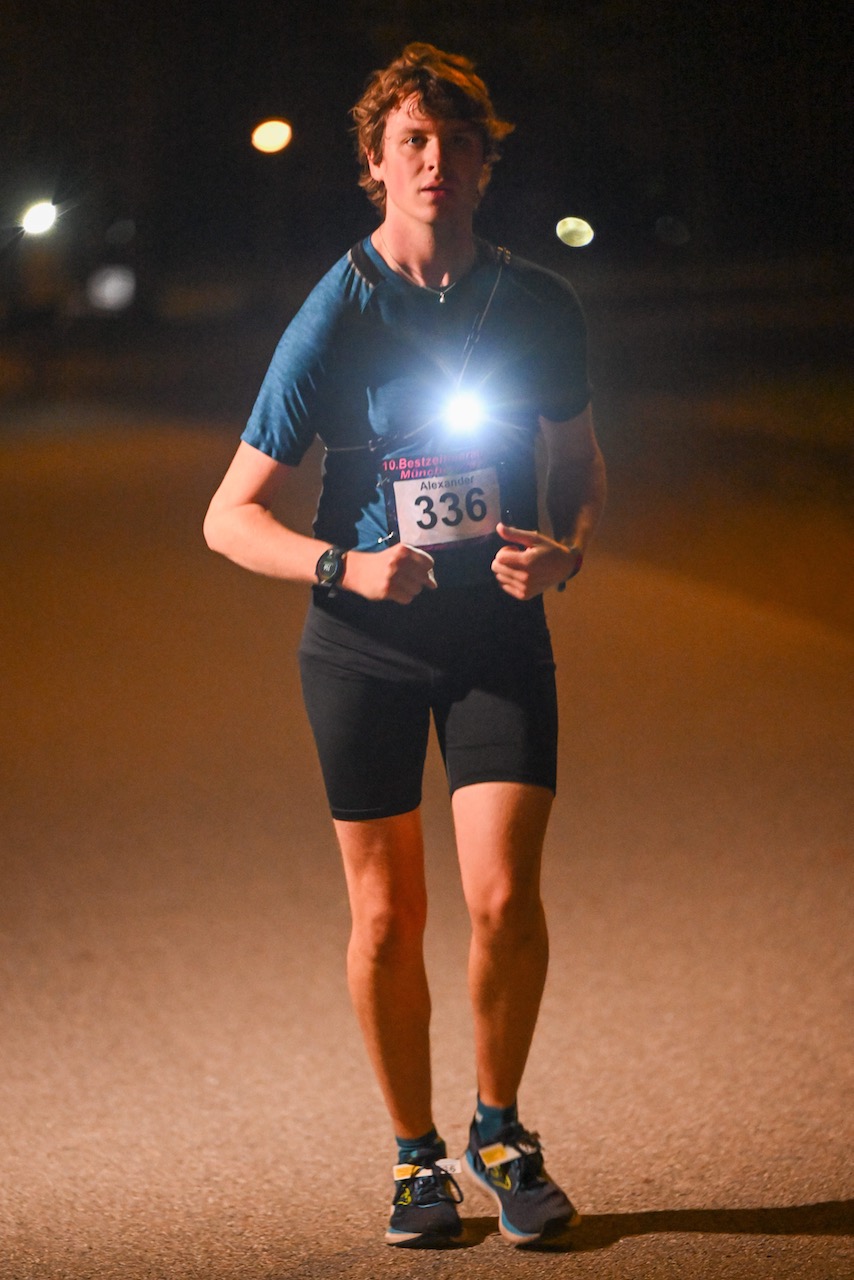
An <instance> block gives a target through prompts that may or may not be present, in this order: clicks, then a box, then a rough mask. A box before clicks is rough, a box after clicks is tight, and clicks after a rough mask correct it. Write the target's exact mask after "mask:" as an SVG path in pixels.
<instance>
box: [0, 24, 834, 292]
mask: <svg viewBox="0 0 854 1280" xmlns="http://www.w3.org/2000/svg"><path fill="white" fill-rule="evenodd" d="M843 13H844V9H843V6H842V5H841V4H835V3H828V2H827V0H818V2H817V3H806V2H805V0H791V2H790V3H786V4H779V3H776V2H771V0H751V3H749V4H746V5H735V4H729V3H714V0H711V2H708V0H707V2H706V3H697V2H696V0H683V2H682V3H667V2H663V0H652V2H651V3H639V2H638V0H595V2H594V0H566V2H565V3H563V4H555V3H544V2H542V0H539V2H538V0H534V2H533V3H526V4H524V5H519V4H516V3H503V2H501V0H493V2H492V3H478V2H475V3H470V4H468V5H460V4H459V3H450V2H449V0H431V2H430V3H426V0H399V2H397V3H387V4H370V3H366V2H365V0H353V2H352V3H350V4H349V5H347V6H345V7H343V8H340V9H339V8H338V7H337V6H336V7H333V6H330V5H318V4H308V3H304V2H300V3H276V4H274V3H270V0H245V2H244V3H240V4H227V3H225V4H221V3H220V4H218V3H213V4H210V5H207V6H198V5H193V4H181V3H169V4H167V3H163V0H148V2H146V3H139V2H138V0H128V2H126V3H123V4H113V3H107V2H106V0H79V2H78V3H77V4H75V5H73V6H69V5H67V4H58V3H54V2H52V0H48V2H47V3H42V4H40V5H37V6H33V5H31V4H27V3H24V0H7V4H6V5H5V6H4V15H5V16H4V17H3V19H2V26H3V30H2V46H3V65H4V69H3V72H2V97H0V139H2V142H1V143H0V145H2V153H0V198H2V224H3V234H4V236H5V238H6V240H7V242H8V241H9V240H10V238H12V237H13V236H14V234H15V232H14V223H15V219H16V218H17V217H18V216H19V214H20V210H21V208H22V206H23V205H24V204H25V203H26V201H27V199H28V198H30V197H31V196H32V197H35V196H38V195H41V196H44V195H48V196H52V197H53V198H54V200H55V201H56V202H58V203H59V204H60V205H61V206H62V207H63V209H64V210H65V218H64V220H63V221H64V226H63V227H62V228H61V230H62V233H63V235H65V236H66V238H67V239H68V241H69V242H71V241H73V250H72V256H73V255H74V254H76V255H77V256H78V257H80V256H81V255H82V256H84V257H85V255H86V254H88V255H89V256H90V257H97V255H98V254H99V252H100V241H101V238H102V237H103V235H104V233H105V232H106V231H107V229H108V227H109V226H111V225H112V224H114V223H115V221H116V219H122V218H132V219H133V220H134V222H135V224H136V228H137V235H136V239H135V242H134V246H133V253H134V255H135V256H136V259H137V265H138V268H139V269H140V270H141V271H142V272H143V274H145V273H146V272H150V273H153V274H157V273H158V272H163V271H167V272H174V271H176V270H179V271H181V272H184V273H187V272H190V271H196V272H198V271H204V270H206V269H216V270H221V269H222V268H223V267H226V266H233V267H249V268H258V267H262V266H263V265H264V264H265V263H266V262H268V261H271V260H273V259H279V258H281V257H282V256H283V255H285V256H287V255H289V254H299V255H304V254H305V253H306V252H310V253H311V254H313V255H314V254H316V255H317V258H318V261H321V262H325V261H331V260H332V259H333V258H334V257H336V256H337V255H338V253H339V252H341V251H343V249H345V248H346V247H347V246H348V244H349V243H350V242H351V241H352V240H353V239H354V238H356V237H357V236H358V235H360V234H363V233H364V232H365V231H366V230H368V229H370V227H371V226H372V224H373V223H372V219H373V215H372V213H371V211H370V209H369V207H368V206H367V202H366V201H365V200H364V197H363V196H362V195H361V193H360V192H359V191H358V190H357V189H356V186H355V176H356V170H355V164H354V160H353V155H352V148H351V143H350V139H349V136H348V126H349V120H348V115H347V112H348V109H349V107H350V106H351V104H352V103H353V101H354V100H355V99H356V98H357V96H358V95H359V92H360V90H361V88H362V85H363V83H364V81H365V78H366V76H367V74H368V73H369V72H370V71H371V70H372V69H373V68H374V67H377V66H380V65H383V64H385V63H386V62H387V61H388V60H389V59H390V58H391V57H392V56H393V55H394V54H395V53H396V52H397V51H398V50H399V49H400V47H401V46H402V45H403V44H404V43H405V42H406V41H407V40H410V39H424V40H429V41H432V42H435V43H438V44H440V45H442V46H444V47H446V48H451V49H454V50H456V51H459V52H463V53H466V54H467V55H469V56H471V57H473V58H474V59H475V61H476V63H477V65H478V69H479V70H480V72H481V74H482V75H483V76H484V78H485V79H486V80H487V83H488V84H489V86H490V88H491V90H492V92H493V96H494V99H495V101H496V104H497V106H498V109H499V111H500V112H501V113H502V114H504V115H505V116H506V117H507V118H509V119H511V120H513V121H514V122H515V123H516V125H517V129H516V132H515V134H513V135H512V136H511V138H510V139H509V141H508V143H507V146H506V158H505V161H504V162H503V163H502V164H500V165H499V166H498V168H497V170H496V175H495V178H494V182H493V189H492V191H491V192H490V194H489V196H488V197H487V201H486V203H485V206H484V209H483V211H482V217H481V224H480V225H481V229H482V230H483V231H484V232H485V233H486V234H489V235H491V236H494V237H495V238H498V239H502V240H504V241H506V242H507V243H508V244H510V245H511V247H513V248H515V249H516V250H517V251H519V252H529V253H534V254H537V255H539V256H540V257H541V258H542V257H544V256H545V257H550V256H557V258H558V260H559V261H560V262H561V263H564V264H565V263H566V261H567V251H566V250H565V249H563V248H562V247H561V246H560V245H559V244H558V243H557V242H556V241H555V239H554V234H553V228H554V224H555V222H556V221H557V219H558V218H559V217H562V216H564V215H565V214H568V213H570V214H576V215H580V216H583V217H585V218H587V219H588V221H590V222H591V223H592V225H593V226H594V228H595V230H596V240H595V242H594V245H593V246H592V247H591V249H590V250H589V251H588V255H587V256H588V259H594V258H595V259H596V260H597V261H600V262H603V263H605V262H607V263H609V264H610V263H619V264H621V265H626V264H633V263H638V264H647V263H652V264H654V263H656V262H662V263H665V264H666V263H668V262H670V261H671V260H673V259H674V258H679V259H681V260H692V261H706V262H709V261H715V262H720V261H731V260H732V259H733V258H745V259H748V258H749V259H754V260H755V259H756V258H761V259H765V260H767V259H772V258H776V259H779V258H781V257H784V256H786V255H798V256H810V257H815V256H816V255H825V256H826V255H828V254H830V255H833V254H836V253H840V252H841V251H842V250H843V249H844V247H845V244H846V226H845V219H846V214H847V208H848V204H849V195H850V189H851V187H850V176H851V175H850V151H851V149H850V146H849V145H848V138H847V128H846V120H845V113H844V111H843V103H844V93H845V86H846V83H847V68H848V58H847V50H846V41H845V39H844V32H845V29H846V24H845V21H844V18H843ZM269 113H278V114H282V115H284V116H285V117H286V118H287V119H289V120H290V121H291V123H292V124H293V126H294V130H295V137H294V142H293V144H292V146H291V147H290V148H289V149H288V150H287V151H286V152H284V153H283V154H281V155H279V156H276V157H264V156H260V155H257V154H255V153H253V152H252V150H251V149H250V146H249V132H250V129H251V127H252V126H253V125H254V124H255V123H256V122H257V121H258V120H259V119H260V118H262V117H263V116H264V115H266V114H269ZM661 219H665V221H664V222H663V223H662V222H661V221H660V220H661ZM656 226H657V227H658V230H657V231H656ZM683 227H684V229H685V230H686V231H687V232H688V233H689V235H690V239H686V237H685V235H684V234H682V228H683ZM674 228H675V230H674ZM674 241H676V243H674ZM680 241H681V243H679V242H680ZM7 247H8V245H7ZM7 256H8V255H7ZM570 256H573V255H570Z"/></svg>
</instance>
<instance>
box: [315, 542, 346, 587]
mask: <svg viewBox="0 0 854 1280" xmlns="http://www.w3.org/2000/svg"><path fill="white" fill-rule="evenodd" d="M341 567H342V553H341V552H340V551H339V550H338V548H337V547H330V548H329V550H328V551H324V553H323V555H322V556H321V557H320V559H319V560H318V562H317V570H316V572H317V580H318V582H320V583H324V584H326V585H329V584H331V583H334V582H337V581H338V579H339V578H340V577H341Z"/></svg>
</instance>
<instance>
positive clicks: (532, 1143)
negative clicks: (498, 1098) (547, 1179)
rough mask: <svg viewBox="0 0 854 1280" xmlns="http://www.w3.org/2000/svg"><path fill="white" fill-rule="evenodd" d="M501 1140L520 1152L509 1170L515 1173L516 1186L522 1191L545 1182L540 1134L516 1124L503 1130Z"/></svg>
mask: <svg viewBox="0 0 854 1280" xmlns="http://www.w3.org/2000/svg"><path fill="white" fill-rule="evenodd" d="M499 1140H500V1141H501V1142H503V1143H504V1144H505V1145H506V1146H508V1147H514V1148H515V1149H516V1150H517V1151H518V1152H519V1155H518V1156H517V1157H516V1159H515V1160H512V1161H511V1162H510V1164H509V1166H508V1168H510V1169H512V1170H513V1172H514V1173H515V1175H516V1186H517V1188H518V1189H519V1190H520V1191H525V1190H528V1189H529V1188H531V1187H533V1186H536V1185H537V1184H539V1183H541V1182H542V1181H543V1178H542V1174H543V1148H542V1145H541V1143H540V1135H539V1134H538V1133H530V1132H529V1131H528V1130H527V1129H525V1128H523V1126H522V1125H521V1124H514V1125H509V1126H508V1127H507V1128H506V1129H502V1131H501V1134H500V1136H499Z"/></svg>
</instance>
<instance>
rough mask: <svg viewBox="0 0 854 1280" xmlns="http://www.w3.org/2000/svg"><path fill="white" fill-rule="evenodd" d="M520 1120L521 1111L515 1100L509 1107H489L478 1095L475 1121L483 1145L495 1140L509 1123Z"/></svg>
mask: <svg viewBox="0 0 854 1280" xmlns="http://www.w3.org/2000/svg"><path fill="white" fill-rule="evenodd" d="M518 1121H519V1111H518V1108H517V1106H516V1103H515V1102H514V1103H512V1104H511V1105H510V1106H509V1107H489V1106H487V1104H486V1103H485V1102H481V1100H480V1098H479V1097H478V1100H477V1111H476V1112H475V1116H474V1123H475V1128H476V1129H477V1136H478V1141H479V1142H480V1143H481V1144H482V1145H484V1146H485V1145H486V1144H487V1143H489V1142H494V1141H495V1139H496V1138H497V1137H498V1135H499V1133H500V1132H501V1130H502V1129H505V1128H506V1127H507V1125H508V1124H517V1123H518Z"/></svg>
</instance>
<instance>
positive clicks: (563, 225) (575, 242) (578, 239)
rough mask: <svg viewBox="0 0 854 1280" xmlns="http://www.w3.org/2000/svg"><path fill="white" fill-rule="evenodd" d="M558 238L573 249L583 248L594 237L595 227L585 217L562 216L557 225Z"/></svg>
mask: <svg viewBox="0 0 854 1280" xmlns="http://www.w3.org/2000/svg"><path fill="white" fill-rule="evenodd" d="M555 231H556V232H557V238H558V240H562V241H563V243H564V244H568V245H569V247H570V248H571V249H583V248H584V246H585V245H586V244H589V243H590V241H591V240H592V239H593V228H592V227H591V225H590V223H589V222H585V221H584V219H583V218H561V220H560V222H559V223H558V224H557V226H556V227H555Z"/></svg>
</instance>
